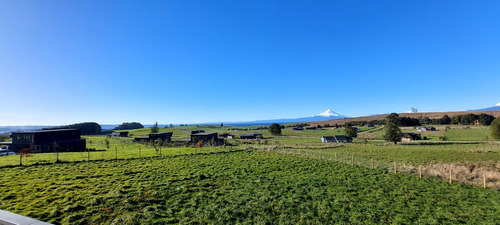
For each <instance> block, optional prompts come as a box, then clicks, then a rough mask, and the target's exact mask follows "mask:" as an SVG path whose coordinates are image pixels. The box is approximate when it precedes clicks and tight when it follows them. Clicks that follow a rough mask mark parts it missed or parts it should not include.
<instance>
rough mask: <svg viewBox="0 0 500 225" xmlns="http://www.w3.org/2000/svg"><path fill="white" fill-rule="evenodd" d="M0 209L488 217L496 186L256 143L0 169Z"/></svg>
mask: <svg viewBox="0 0 500 225" xmlns="http://www.w3.org/2000/svg"><path fill="white" fill-rule="evenodd" d="M0 173H2V176H1V177H0V193H1V194H0V208H1V209H4V210H8V211H12V212H15V213H19V214H22V215H26V216H30V217H34V218H36V219H40V220H44V221H48V222H51V223H56V224H165V223H201V224H205V223H211V224H237V223H259V224H276V223H285V224H326V223H345V224H389V223H396V224H415V223H418V224H460V223H465V224H495V223H498V215H500V193H499V192H498V191H496V190H492V189H487V190H483V189H482V188H478V187H472V186H467V185H463V184H458V183H457V184H448V183H446V182H445V181H441V180H437V179H418V178H417V177H415V176H408V175H394V174H391V173H386V172H383V171H380V170H370V169H367V168H363V167H355V166H350V165H346V164H340V163H335V162H332V161H324V160H317V159H310V158H303V157H297V156H292V155H283V154H274V153H268V152H262V151H251V152H250V151H247V152H234V153H221V154H211V155H186V156H177V157H166V158H148V159H128V160H116V161H97V162H81V163H65V164H55V165H39V166H30V167H16V168H2V169H0Z"/></svg>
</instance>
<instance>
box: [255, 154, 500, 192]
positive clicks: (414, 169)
mask: <svg viewBox="0 0 500 225" xmlns="http://www.w3.org/2000/svg"><path fill="white" fill-rule="evenodd" d="M338 147H341V145H332V146H329V147H322V148H317V149H314V148H312V149H311V148H308V149H300V148H292V147H289V146H270V147H268V148H259V149H258V150H264V151H269V152H274V153H279V154H288V155H295V156H299V157H306V158H314V159H318V160H329V161H335V162H338V163H344V164H349V165H353V166H362V167H366V168H370V169H378V170H383V171H387V172H389V173H395V174H411V175H415V176H418V177H420V178H425V177H427V178H430V177H432V178H440V179H445V180H446V181H448V182H450V183H454V182H462V183H466V184H472V185H480V186H482V187H483V188H494V189H499V190H500V163H499V162H496V163H495V162H493V163H489V164H483V165H477V164H467V163H426V164H421V165H419V164H415V163H407V162H398V161H397V160H378V159H374V158H372V157H360V156H356V155H355V154H345V153H341V152H340V151H337V149H338Z"/></svg>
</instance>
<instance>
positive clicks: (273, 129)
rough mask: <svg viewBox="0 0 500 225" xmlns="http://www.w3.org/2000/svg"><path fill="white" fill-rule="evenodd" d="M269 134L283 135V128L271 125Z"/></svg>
mask: <svg viewBox="0 0 500 225" xmlns="http://www.w3.org/2000/svg"><path fill="white" fill-rule="evenodd" d="M269 133H271V134H272V135H281V126H280V125H279V124H277V123H273V124H271V126H269Z"/></svg>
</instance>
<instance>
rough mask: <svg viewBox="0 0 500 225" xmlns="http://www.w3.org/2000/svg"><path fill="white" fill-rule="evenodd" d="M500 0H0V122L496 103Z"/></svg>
mask: <svg viewBox="0 0 500 225" xmlns="http://www.w3.org/2000/svg"><path fill="white" fill-rule="evenodd" d="M499 9H500V1H400V0H394V1H368V0H367V1H353V0H349V1H273V0H271V1H268V0H264V1H222V0H216V1H209V0H198V1H190V0H179V1H90V0H85V1H63V0H59V1H35V0H30V1H23V0H19V1H12V0H0V82H1V85H0V93H1V95H0V96H1V102H2V105H1V107H0V125H27V124H30V125H42V124H43V125H49V124H50V125H56V124H69V123H77V122H85V121H94V122H98V123H101V124H112V123H121V122H127V121H138V122H142V123H144V124H150V123H153V122H155V121H158V122H159V123H167V124H168V123H197V122H217V121H248V120H256V119H273V118H295V117H303V116H310V115H313V114H318V113H320V112H322V111H324V110H326V109H328V108H331V109H332V110H333V111H335V112H338V113H341V114H344V115H347V116H362V115H370V114H378V113H390V112H404V111H408V110H410V108H411V107H414V108H417V109H418V110H419V111H424V112H425V111H427V112H431V111H458V110H469V109H477V108H485V107H490V106H494V105H495V104H497V103H499V102H500V92H499V91H498V89H499V86H500V25H499V24H500V13H499V11H498V10H499Z"/></svg>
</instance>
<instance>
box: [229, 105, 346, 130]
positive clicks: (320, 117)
mask: <svg viewBox="0 0 500 225" xmlns="http://www.w3.org/2000/svg"><path fill="white" fill-rule="evenodd" d="M342 118H348V117H347V116H344V115H341V114H338V113H336V112H334V111H332V110H331V109H328V110H326V111H324V112H322V113H320V114H317V115H314V116H309V117H301V118H294V119H270V120H254V121H247V122H233V123H231V122H225V123H224V124H227V125H234V126H245V125H270V124H273V123H278V124H283V123H305V122H318V121H325V120H333V119H342Z"/></svg>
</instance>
